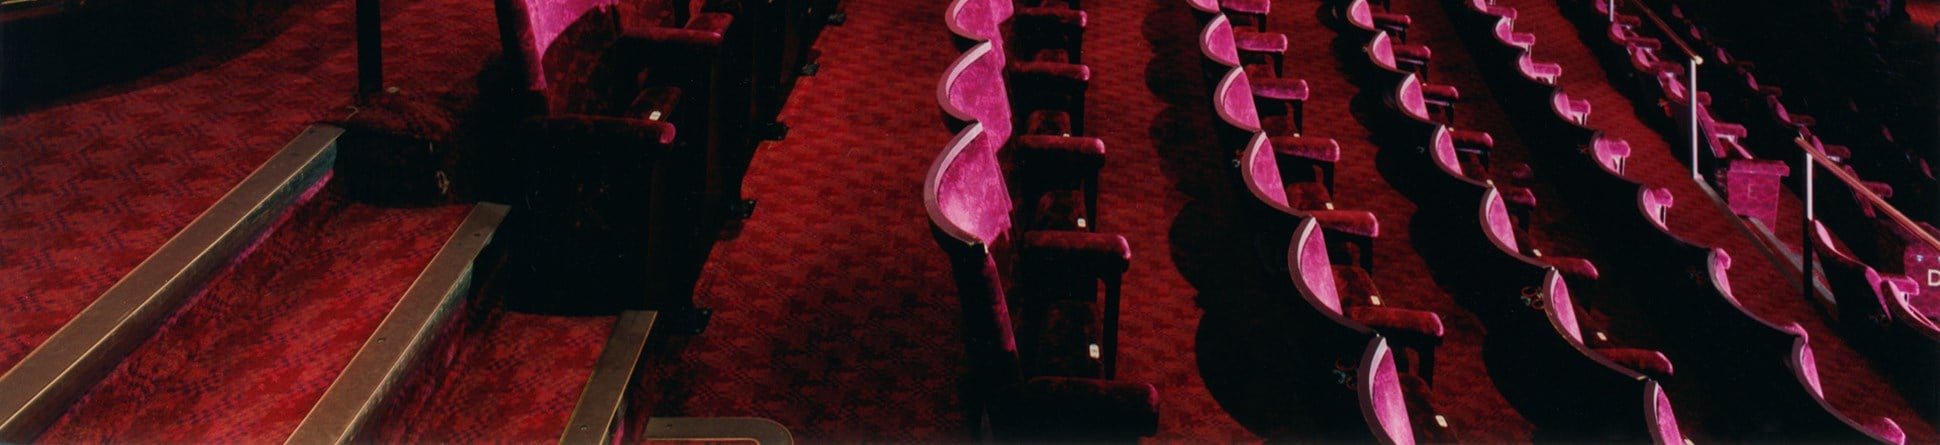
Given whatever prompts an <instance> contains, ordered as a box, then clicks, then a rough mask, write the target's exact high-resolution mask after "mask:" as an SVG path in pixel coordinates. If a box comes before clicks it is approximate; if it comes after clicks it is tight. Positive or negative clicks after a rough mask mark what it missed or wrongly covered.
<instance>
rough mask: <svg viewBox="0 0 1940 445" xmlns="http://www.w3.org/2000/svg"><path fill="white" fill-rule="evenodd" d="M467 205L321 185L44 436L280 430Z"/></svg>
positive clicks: (197, 438) (254, 434)
mask: <svg viewBox="0 0 1940 445" xmlns="http://www.w3.org/2000/svg"><path fill="white" fill-rule="evenodd" d="M468 208H469V206H445V207H438V208H427V209H384V208H377V207H371V206H366V205H362V204H356V203H351V202H348V201H346V200H344V199H342V198H341V197H338V196H335V195H334V194H332V193H331V192H329V191H325V192H323V194H322V195H321V196H319V197H318V198H316V199H315V200H313V201H311V202H309V203H306V204H304V205H303V206H301V207H299V208H297V210H295V213H294V214H293V215H292V216H291V217H290V218H289V220H288V221H285V222H284V223H283V224H282V225H280V226H279V227H278V229H277V231H276V233H275V234H273V235H271V236H270V237H269V238H268V239H267V240H265V241H264V242H263V244H261V245H260V246H258V248H257V249H256V250H255V252H254V253H252V254H251V255H249V256H248V257H246V258H244V259H243V260H241V261H240V262H238V263H236V264H235V265H234V266H232V267H231V268H230V269H229V270H227V271H224V272H223V273H221V274H220V275H218V276H216V277H215V278H214V279H212V280H211V281H210V284H209V287H208V288H207V289H206V290H205V291H204V292H203V293H202V294H200V295H198V296H196V297H195V298H194V299H193V300H191V301H190V303H189V305H188V306H187V307H186V308H185V309H183V310H182V311H181V312H179V313H177V314H176V315H175V316H174V317H172V318H171V319H170V320H169V322H168V324H167V325H166V326H165V327H164V328H163V329H162V330H161V331H159V332H158V333H156V334H155V336H154V337H151V338H150V339H149V340H148V341H147V342H145V343H143V344H142V345H141V347H140V348H138V349H136V350H135V351H134V352H133V353H131V354H130V355H129V356H128V358H127V359H126V360H124V361H122V363H121V365H120V366H118V367H116V368H115V370H114V371H113V372H112V373H110V374H109V375H108V377H107V378H106V379H104V380H102V382H101V383H100V384H98V385H96V386H95V387H94V389H93V390H92V391H91V392H89V393H88V395H86V396H84V397H82V399H81V400H80V401H79V402H77V403H75V404H74V405H73V406H71V407H70V408H68V411H67V413H66V414H65V415H64V416H62V417H61V419H60V420H59V421H58V422H56V423H55V424H54V426H53V427H51V428H49V429H48V431H47V432H46V434H44V435H42V436H41V438H40V440H41V441H44V442H47V443H107V442H157V443H271V442H278V441H281V440H283V439H284V438H285V437H287V436H288V434H289V433H290V432H291V431H293V430H294V429H295V428H296V425H297V423H298V422H299V421H301V420H303V416H304V415H305V414H308V413H309V411H310V407H311V406H312V405H313V404H315V402H316V400H317V398H318V397H320V396H321V395H322V394H323V391H324V390H325V389H326V388H328V387H329V386H330V383H331V382H332V381H335V380H336V378H337V375H338V373H339V372H340V371H342V370H343V366H344V365H345V364H346V363H348V362H349V360H350V357H351V356H352V355H354V354H356V352H357V349H358V348H359V347H361V346H362V345H363V343H364V340H365V339H366V338H368V337H369V336H370V334H371V331H372V330H374V329H376V328H377V324H378V323H379V322H380V321H382V320H383V319H384V317H385V315H386V314H389V313H390V310H391V307H392V306H393V304H394V303H396V302H397V299H398V298H399V297H401V296H403V294H404V291H405V289H406V288H408V287H409V286H410V285H411V282H412V281H413V280H415V279H416V278H417V276H418V273H419V272H421V271H422V270H423V268H424V266H425V264H426V263H427V262H429V261H430V260H431V257H432V255H434V254H436V253H437V252H438V249H439V248H441V247H443V246H444V242H445V240H446V239H447V238H449V237H450V236H451V233H452V231H454V230H457V228H458V224H459V222H460V221H461V220H463V219H464V216H465V214H466V211H467V209H468Z"/></svg>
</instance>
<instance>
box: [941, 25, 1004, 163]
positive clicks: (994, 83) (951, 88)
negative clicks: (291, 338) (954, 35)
mask: <svg viewBox="0 0 1940 445" xmlns="http://www.w3.org/2000/svg"><path fill="white" fill-rule="evenodd" d="M1004 65H1005V61H1004V52H1003V51H1000V50H998V49H997V46H996V43H994V42H984V43H979V44H977V45H976V46H972V47H970V50H969V51H964V52H963V54H962V55H960V56H958V57H957V60H956V62H954V63H952V64H950V68H949V71H948V72H946V73H945V74H944V75H943V80H942V83H941V84H939V85H937V98H936V101H937V104H939V105H941V106H942V107H943V111H944V113H947V114H948V115H949V118H950V119H951V120H953V121H954V122H952V126H953V127H954V126H961V125H968V124H969V123H970V122H972V121H975V122H981V123H983V132H984V133H986V135H987V136H986V137H989V138H991V139H994V140H999V141H1003V140H1008V139H1010V135H1011V131H1012V127H1011V110H1010V93H1009V91H1008V90H1007V87H1006V86H1005V84H1004Z"/></svg>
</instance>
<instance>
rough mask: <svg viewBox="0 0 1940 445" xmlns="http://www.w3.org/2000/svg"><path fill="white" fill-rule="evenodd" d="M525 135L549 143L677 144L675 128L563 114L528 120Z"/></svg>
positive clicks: (636, 121)
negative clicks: (574, 141)
mask: <svg viewBox="0 0 1940 445" xmlns="http://www.w3.org/2000/svg"><path fill="white" fill-rule="evenodd" d="M524 125H525V128H524V130H525V132H526V133H527V134H531V135H534V136H537V137H540V138H544V139H547V140H553V141H559V140H591V141H594V142H599V143H611V144H637V145H641V146H643V147H644V146H653V147H667V146H669V145H671V144H673V142H674V125H673V124H670V123H666V122H661V121H656V120H647V119H633V118H625V117H611V116H594V115H586V114H561V115H552V116H540V117H534V118H530V119H526V121H525V124H524Z"/></svg>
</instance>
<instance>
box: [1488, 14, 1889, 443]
mask: <svg viewBox="0 0 1940 445" xmlns="http://www.w3.org/2000/svg"><path fill="white" fill-rule="evenodd" d="M1467 5H1468V7H1467V8H1464V12H1463V13H1461V14H1459V15H1461V16H1462V17H1461V18H1462V20H1458V25H1463V23H1461V22H1466V28H1467V29H1466V31H1468V32H1471V33H1474V34H1479V35H1494V36H1498V38H1496V39H1492V40H1489V41H1485V42H1484V43H1483V44H1482V46H1484V48H1479V49H1478V50H1477V51H1475V52H1476V53H1478V54H1483V56H1482V57H1483V60H1478V65H1479V66H1480V67H1481V68H1482V69H1484V70H1485V71H1492V72H1494V73H1496V74H1499V75H1500V76H1501V77H1502V78H1506V79H1509V80H1510V82H1506V84H1507V85H1508V86H1509V88H1506V90H1507V91H1505V92H1504V93H1505V94H1502V95H1501V96H1502V97H1504V99H1503V100H1504V101H1505V105H1507V107H1506V108H1509V109H1510V110H1512V112H1514V113H1513V115H1512V118H1514V119H1518V120H1524V121H1525V122H1526V123H1530V124H1534V125H1531V126H1532V127H1535V130H1534V132H1535V133H1536V134H1537V135H1539V136H1541V137H1542V139H1543V140H1555V141H1566V142H1567V143H1568V144H1571V145H1574V147H1573V148H1574V150H1569V149H1563V150H1558V149H1543V148H1535V149H1533V150H1536V151H1540V152H1542V153H1537V154H1539V155H1542V156H1544V157H1546V158H1547V159H1549V160H1550V161H1551V164H1550V165H1553V166H1557V167H1561V168H1562V169H1564V170H1566V171H1563V172H1562V173H1563V174H1562V175H1559V176H1558V178H1563V179H1562V180H1559V181H1557V182H1558V185H1559V189H1560V190H1562V191H1564V192H1565V194H1566V195H1567V196H1569V197H1571V198H1574V199H1576V200H1578V201H1582V202H1586V203H1590V204H1591V206H1590V207H1591V208H1592V210H1593V212H1592V213H1593V214H1594V216H1593V219H1594V220H1597V221H1601V223H1600V224H1599V227H1598V229H1599V232H1605V233H1607V234H1609V235H1612V236H1614V237H1617V238H1620V239H1625V240H1631V241H1632V242H1627V243H1626V245H1627V246H1629V247H1631V248H1632V249H1631V250H1632V252H1631V253H1630V254H1629V255H1627V256H1626V258H1624V259H1623V260H1627V261H1626V264H1627V265H1628V266H1630V267H1638V272H1639V273H1638V274H1637V275H1636V276H1639V277H1650V278H1651V279H1650V280H1649V281H1650V283H1651V285H1650V286H1648V287H1646V289H1648V291H1647V293H1648V294H1647V295H1645V294H1639V295H1636V296H1634V298H1636V299H1638V300H1639V301H1637V303H1638V305H1639V306H1641V307H1643V308H1645V310H1646V311H1647V312H1648V315H1647V316H1649V317H1651V318H1653V319H1655V320H1656V321H1658V324H1659V326H1661V329H1663V330H1664V331H1666V332H1671V333H1675V334H1677V335H1676V338H1679V339H1680V340H1679V341H1678V342H1677V343H1678V344H1677V345H1675V346H1676V347H1677V349H1678V350H1679V351H1682V352H1683V353H1684V355H1683V356H1684V357H1686V358H1690V359H1695V360H1691V361H1692V362H1694V363H1686V364H1687V365H1695V366H1687V367H1696V368H1699V371H1698V372H1697V373H1698V374H1702V375H1705V376H1708V377H1710V379H1709V380H1708V381H1707V383H1709V382H1725V383H1727V384H1724V385H1709V386H1707V387H1706V388H1705V391H1706V392H1707V393H1709V394H1707V395H1709V396H1711V397H1707V399H1709V400H1714V401H1716V400H1729V401H1732V402H1728V403H1727V404H1728V405H1730V406H1732V407H1733V408H1735V409H1733V410H1731V411H1732V413H1733V414H1734V415H1742V418H1740V419H1733V420H1741V421H1742V422H1743V424H1742V425H1737V424H1734V425H1731V426H1723V425H1716V424H1713V425H1711V428H1712V429H1714V430H1718V431H1730V432H1732V433H1734V434H1742V435H1744V437H1745V438H1747V439H1753V440H1776V439H1779V438H1786V439H1799V438H1808V439H1809V440H1834V441H1877V442H1885V443H1901V442H1904V440H1905V436H1904V435H1903V434H1902V433H1901V432H1900V430H1899V427H1898V426H1897V424H1895V423H1894V422H1893V421H1892V420H1891V419H1887V418H1880V419H1867V420H1864V421H1860V420H1856V419H1853V418H1851V417H1849V416H1847V415H1845V414H1844V413H1842V412H1840V411H1839V410H1837V409H1835V408H1833V407H1832V406H1831V405H1830V404H1828V403H1827V402H1826V400H1825V397H1824V390H1823V389H1822V386H1821V385H1820V383H1819V380H1818V370H1817V364H1816V363H1815V361H1814V360H1813V355H1812V350H1811V347H1810V346H1809V345H1808V343H1807V336H1806V332H1805V330H1804V329H1803V328H1801V327H1800V326H1799V325H1798V324H1797V323H1787V324H1780V323H1774V322H1771V321H1768V320H1766V319H1764V318H1761V317H1759V316H1758V315H1756V314H1753V313H1751V312H1750V311H1748V310H1746V309H1745V308H1744V306H1743V305H1741V304H1740V302H1739V301H1738V299H1737V298H1736V297H1735V296H1734V295H1733V294H1732V293H1731V287H1730V285H1729V280H1728V279H1727V277H1728V275H1727V272H1728V270H1729V268H1730V265H1731V262H1730V261H1731V258H1730V256H1729V255H1728V254H1726V252H1725V251H1724V250H1723V249H1718V248H1715V247H1709V246H1706V245H1705V244H1703V243H1700V242H1697V241H1694V240H1691V239H1689V238H1685V237H1683V236H1680V235H1678V234H1676V233H1673V232H1672V231H1671V230H1670V224H1669V221H1668V219H1669V217H1670V208H1671V205H1672V203H1673V202H1674V198H1673V196H1672V195H1671V193H1670V190H1668V189H1664V188H1654V187H1651V186H1649V185H1647V184H1644V183H1641V182H1639V181H1636V180H1634V179H1631V178H1630V177H1629V176H1627V174H1626V169H1627V168H1628V167H1629V164H1628V163H1627V162H1625V160H1626V159H1627V158H1628V156H1629V151H1630V150H1629V144H1627V143H1626V142H1624V141H1623V140H1622V139H1620V138H1617V137H1614V136H1612V135H1608V134H1605V133H1603V132H1602V131H1600V130H1598V129H1595V128H1591V127H1589V126H1588V125H1587V123H1588V121H1589V119H1588V115H1589V112H1590V110H1589V107H1588V102H1585V101H1579V100H1575V99H1570V98H1569V97H1568V96H1567V95H1566V94H1565V93H1564V91H1563V90H1562V89H1561V88H1559V87H1558V86H1557V85H1556V82H1555V79H1556V77H1557V76H1559V75H1560V73H1561V68H1562V67H1560V66H1553V65H1551V66H1550V68H1547V69H1542V70H1531V69H1530V67H1531V66H1543V65H1544V64H1542V63H1540V62H1532V61H1531V60H1529V50H1530V48H1531V47H1532V46H1533V45H1534V44H1535V36H1534V35H1531V34H1521V35H1520V36H1518V35H1517V34H1516V33H1514V32H1513V21H1514V16H1515V12H1514V10H1513V9H1509V8H1502V7H1497V6H1492V5H1489V4H1487V3H1485V2H1483V1H1482V0H1473V1H1469V2H1467ZM1586 9H1592V10H1593V8H1589V7H1586ZM1605 12H1607V11H1605ZM1625 20H1626V19H1622V18H1618V19H1617V22H1618V23H1619V24H1621V22H1624V21H1625ZM1505 37H1506V38H1505ZM1643 46H1646V47H1647V46H1649V45H1647V44H1646V45H1643ZM1629 49H1630V50H1631V51H1632V52H1633V54H1634V53H1635V52H1639V51H1640V50H1644V49H1640V48H1635V47H1633V48H1629ZM1490 54H1493V56H1491V55H1490ZM1491 59H1493V60H1491ZM1693 272H1700V273H1693ZM1685 276H1688V277H1692V278H1693V279H1692V280H1689V281H1685V280H1680V279H1676V278H1672V277H1685ZM1556 293H1558V292H1551V293H1550V295H1548V297H1549V299H1550V300H1554V297H1555V296H1556V295H1555V294H1556ZM1553 303H1554V302H1553V301H1552V304H1553ZM1663 365H1664V368H1663V369H1662V371H1663V373H1664V374H1665V375H1662V376H1655V375H1653V376H1652V377H1653V378H1669V375H1668V374H1669V370H1670V369H1669V363H1668V362H1664V363H1663ZM1639 370H1643V371H1646V372H1645V373H1646V374H1652V373H1651V372H1649V370H1648V369H1647V367H1645V368H1640V369H1639ZM1687 374H1691V373H1687ZM1714 403H1715V402H1714Z"/></svg>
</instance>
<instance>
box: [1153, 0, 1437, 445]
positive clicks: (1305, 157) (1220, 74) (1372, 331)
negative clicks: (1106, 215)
mask: <svg viewBox="0 0 1940 445" xmlns="http://www.w3.org/2000/svg"><path fill="white" fill-rule="evenodd" d="M1188 5H1189V6H1191V7H1192V8H1193V9H1194V10H1195V11H1196V13H1195V14H1196V17H1197V18H1198V19H1199V23H1200V24H1201V25H1202V28H1201V31H1200V33H1199V49H1200V51H1201V56H1202V58H1201V62H1202V67H1203V72H1204V74H1205V79H1206V84H1207V85H1208V86H1209V87H1210V88H1209V89H1210V90H1211V91H1212V98H1211V99H1212V105H1213V110H1214V114H1215V116H1214V117H1215V118H1216V119H1215V122H1218V123H1217V124H1216V126H1218V134H1219V147H1221V148H1222V150H1221V151H1222V154H1224V155H1228V156H1233V165H1234V167H1235V168H1236V170H1237V172H1236V174H1235V175H1233V177H1234V178H1237V179H1238V181H1239V182H1238V184H1237V185H1236V186H1237V187H1238V188H1239V189H1240V190H1241V191H1242V196H1250V197H1252V199H1247V200H1246V201H1247V202H1248V204H1246V205H1244V206H1245V207H1246V208H1247V209H1248V211H1247V212H1246V215H1248V217H1249V219H1250V220H1251V224H1250V225H1251V226H1253V227H1255V232H1256V237H1255V238H1254V239H1255V240H1256V241H1255V242H1256V245H1254V246H1252V247H1253V248H1254V249H1257V250H1259V251H1261V252H1284V253H1285V256H1284V258H1285V262H1284V263H1272V264H1271V265H1269V267H1268V270H1266V271H1263V272H1265V273H1266V277H1267V278H1268V279H1269V280H1270V281H1271V282H1274V283H1277V284H1278V285H1277V286H1274V288H1279V289H1285V290H1286V291H1287V292H1289V293H1298V294H1299V295H1300V296H1301V303H1296V304H1295V307H1298V308H1304V309H1305V310H1299V311H1295V313H1294V314H1293V315H1294V316H1295V317H1296V318H1295V319H1296V320H1299V322H1298V323H1296V324H1297V326H1296V327H1295V330H1294V332H1295V335H1296V338H1297V339H1298V342H1299V345H1300V346H1299V347H1298V348H1297V349H1298V351H1300V352H1299V353H1298V354H1295V355H1294V356H1293V357H1289V358H1290V359H1291V360H1292V361H1293V363H1294V364H1296V365H1297V368H1296V369H1299V370H1301V371H1299V372H1298V374H1297V375H1293V376H1290V377H1291V378H1293V379H1294V381H1295V382H1296V383H1297V384H1298V390H1299V391H1300V393H1301V394H1302V396H1301V399H1302V402H1303V403H1304V404H1306V405H1307V406H1308V407H1309V409H1308V410H1307V411H1308V412H1311V413H1314V415H1315V416H1317V417H1318V418H1319V422H1318V423H1319V424H1320V425H1321V426H1322V428H1323V430H1320V431H1308V432H1304V433H1303V434H1304V435H1306V436H1307V437H1312V438H1315V439H1318V440H1323V441H1325V440H1343V441H1369V440H1372V441H1377V442H1384V443H1387V442H1398V443H1412V442H1413V441H1414V440H1415V439H1416V436H1417V434H1416V431H1420V432H1421V435H1422V436H1424V438H1425V439H1428V440H1431V441H1448V440H1452V439H1453V437H1454V431H1453V430H1452V429H1451V428H1449V425H1447V423H1446V422H1445V420H1442V419H1444V418H1443V417H1442V416H1440V415H1438V414H1436V412H1435V409H1434V407H1433V406H1431V405H1430V404H1429V388H1430V386H1431V385H1432V382H1433V379H1434V363H1435V349H1436V347H1438V346H1439V345H1440V344H1441V342H1442V337H1443V334H1444V332H1443V326H1442V320H1441V317H1440V315H1438V314H1435V313H1434V312H1430V311H1422V310H1414V309H1406V308H1401V307H1395V306H1393V304H1394V303H1402V302H1404V301H1405V300H1399V299H1394V298H1392V297H1391V296H1390V298H1388V299H1387V300H1388V301H1383V300H1384V299H1383V297H1382V295H1383V294H1382V292H1381V290H1380V289H1379V288H1378V286H1377V283H1378V282H1379V281H1380V280H1377V279H1375V278H1374V276H1375V274H1374V247H1375V245H1374V241H1375V240H1376V239H1377V238H1378V237H1379V236H1380V223H1379V221H1378V219H1377V218H1376V217H1375V215H1374V214H1373V213H1372V212H1368V211H1364V210H1350V209H1344V208H1341V207H1344V206H1337V203H1336V202H1335V199H1334V198H1333V194H1334V176H1335V171H1336V165H1337V163H1339V162H1340V161H1341V148H1340V144H1339V143H1338V142H1337V141H1335V140H1334V139H1332V138H1327V137H1323V136H1312V135H1307V134H1304V129H1305V119H1306V116H1305V115H1304V112H1303V108H1304V104H1305V102H1306V100H1308V98H1309V95H1310V94H1314V92H1312V91H1310V90H1309V87H1308V84H1307V82H1306V81H1305V80H1302V79H1297V78H1291V77H1285V71H1284V64H1285V63H1286V61H1287V59H1288V58H1289V54H1286V52H1287V51H1288V46H1289V45H1288V43H1289V42H1288V37H1287V36H1286V35H1284V34H1279V33H1274V32H1271V31H1270V30H1269V26H1268V25H1267V21H1268V20H1267V19H1268V15H1269V14H1271V13H1272V11H1271V6H1272V4H1271V3H1270V2H1265V1H1245V2H1223V3H1222V2H1216V1H1209V0H1208V1H1190V2H1188ZM1291 56H1293V60H1295V61H1298V60H1299V57H1298V56H1300V55H1297V54H1295V55H1291ZM1320 93H1321V94H1330V93H1338V92H1331V91H1329V92H1320ZM1322 118H1327V119H1335V118H1340V117H1338V116H1325V117H1322ZM1269 257H1270V256H1269ZM1416 425H1421V427H1419V428H1418V427H1417V426H1416Z"/></svg>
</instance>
